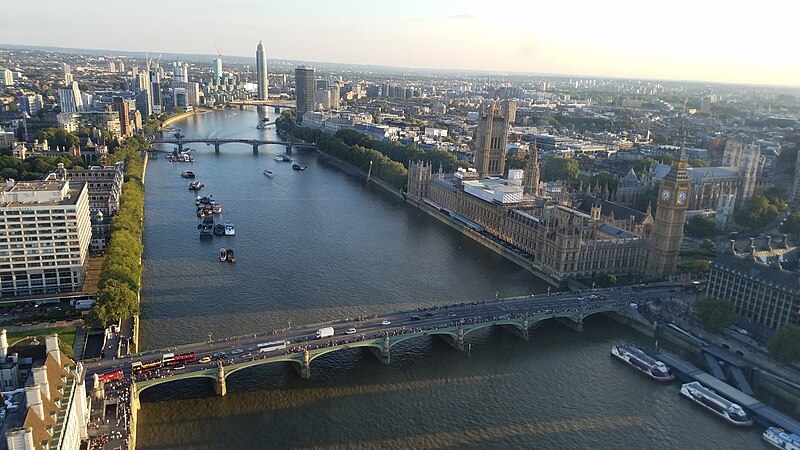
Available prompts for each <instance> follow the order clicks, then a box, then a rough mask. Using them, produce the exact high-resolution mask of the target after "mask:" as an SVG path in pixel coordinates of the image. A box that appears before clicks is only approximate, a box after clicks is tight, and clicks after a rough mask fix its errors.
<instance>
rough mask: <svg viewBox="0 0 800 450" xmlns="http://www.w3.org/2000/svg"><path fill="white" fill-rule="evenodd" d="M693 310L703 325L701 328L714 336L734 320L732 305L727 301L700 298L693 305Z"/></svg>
mask: <svg viewBox="0 0 800 450" xmlns="http://www.w3.org/2000/svg"><path fill="white" fill-rule="evenodd" d="M693 310H694V313H695V314H697V317H698V319H700V322H701V323H702V324H703V328H704V329H705V330H706V331H709V332H711V333H714V334H718V333H720V332H721V331H722V330H724V329H725V328H728V327H729V326H731V325H732V324H733V321H734V319H736V316H735V315H734V313H733V303H731V302H730V301H728V300H720V299H716V298H711V297H705V298H701V299H700V300H697V301H696V302H695V303H694V307H693Z"/></svg>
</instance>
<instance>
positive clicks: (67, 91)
mask: <svg viewBox="0 0 800 450" xmlns="http://www.w3.org/2000/svg"><path fill="white" fill-rule="evenodd" d="M58 101H59V106H60V107H61V112H62V113H74V112H78V111H82V110H83V97H82V96H81V90H80V88H78V82H77V81H73V82H72V84H71V85H70V86H68V87H62V88H59V89H58Z"/></svg>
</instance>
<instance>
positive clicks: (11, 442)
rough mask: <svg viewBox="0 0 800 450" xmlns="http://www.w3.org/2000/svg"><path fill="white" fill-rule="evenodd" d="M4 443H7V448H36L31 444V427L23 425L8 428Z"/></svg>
mask: <svg viewBox="0 0 800 450" xmlns="http://www.w3.org/2000/svg"><path fill="white" fill-rule="evenodd" d="M6 444H8V450H26V449H29V448H36V446H35V445H33V428H31V427H25V428H17V429H16V430H9V431H8V432H7V433H6Z"/></svg>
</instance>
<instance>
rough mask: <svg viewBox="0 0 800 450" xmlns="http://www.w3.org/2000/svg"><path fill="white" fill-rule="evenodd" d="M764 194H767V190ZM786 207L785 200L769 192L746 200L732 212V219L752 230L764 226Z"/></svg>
mask: <svg viewBox="0 0 800 450" xmlns="http://www.w3.org/2000/svg"><path fill="white" fill-rule="evenodd" d="M764 194H768V192H765V193H764ZM787 208H788V206H787V205H786V201H784V200H783V199H782V198H780V197H778V196H776V195H775V194H774V192H773V193H770V196H769V197H767V195H756V196H754V197H751V198H750V199H749V200H747V202H746V203H745V204H744V207H742V208H739V210H737V211H736V213H734V215H733V219H734V220H735V221H736V223H737V224H739V225H741V226H742V227H744V228H747V229H750V230H754V229H757V228H761V227H763V226H766V225H767V224H769V223H770V222H772V221H773V220H775V218H776V217H778V213H779V212H781V211H785V210H786V209H787Z"/></svg>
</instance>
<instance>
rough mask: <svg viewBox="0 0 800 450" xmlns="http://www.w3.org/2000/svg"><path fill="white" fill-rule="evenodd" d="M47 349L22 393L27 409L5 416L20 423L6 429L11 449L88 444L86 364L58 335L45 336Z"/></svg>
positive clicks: (71, 449) (66, 449)
mask: <svg viewBox="0 0 800 450" xmlns="http://www.w3.org/2000/svg"><path fill="white" fill-rule="evenodd" d="M5 331H6V330H2V331H0V333H2V336H5ZM45 352H46V353H45V355H46V356H45V360H44V361H43V362H42V363H41V364H36V365H34V366H33V368H32V370H31V373H32V378H33V380H32V381H33V384H32V385H30V386H27V387H25V389H24V392H23V393H22V394H19V395H20V397H21V399H20V402H19V403H20V404H24V405H25V406H24V410H23V411H21V413H20V414H15V415H14V416H13V417H10V418H6V420H12V421H18V422H17V423H15V424H7V425H17V426H13V427H9V429H8V431H6V445H7V446H8V448H9V450H35V449H57V450H78V449H81V448H85V446H84V445H83V441H86V440H87V439H88V437H89V435H88V429H87V425H88V418H89V410H88V407H87V395H86V382H85V377H86V372H85V369H84V366H83V364H82V363H76V362H74V361H73V360H71V359H70V358H69V357H68V356H67V355H65V354H64V353H63V352H62V351H61V350H60V349H59V348H58V336H57V335H54V334H51V335H47V336H46V337H45ZM15 395H16V394H15Z"/></svg>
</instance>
